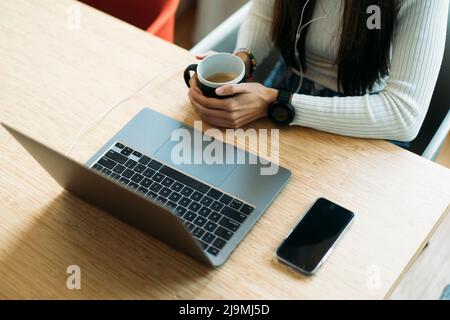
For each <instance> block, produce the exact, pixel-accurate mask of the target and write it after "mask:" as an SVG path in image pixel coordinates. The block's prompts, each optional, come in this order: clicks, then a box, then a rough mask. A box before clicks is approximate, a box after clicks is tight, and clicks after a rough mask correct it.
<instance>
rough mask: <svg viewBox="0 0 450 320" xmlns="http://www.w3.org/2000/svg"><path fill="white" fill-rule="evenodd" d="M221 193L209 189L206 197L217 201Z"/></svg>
mask: <svg viewBox="0 0 450 320" xmlns="http://www.w3.org/2000/svg"><path fill="white" fill-rule="evenodd" d="M222 194H223V193H222V192H220V191H219V190H216V189H211V190H209V191H208V196H210V197H211V198H213V199H216V200H219V199H220V197H221V196H222Z"/></svg>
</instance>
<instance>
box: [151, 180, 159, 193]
mask: <svg viewBox="0 0 450 320" xmlns="http://www.w3.org/2000/svg"><path fill="white" fill-rule="evenodd" d="M161 188H162V185H160V184H159V183H158V182H154V183H153V184H152V185H151V187H150V190H152V191H153V192H158V191H159V190H161Z"/></svg>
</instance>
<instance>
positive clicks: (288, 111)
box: [267, 89, 295, 126]
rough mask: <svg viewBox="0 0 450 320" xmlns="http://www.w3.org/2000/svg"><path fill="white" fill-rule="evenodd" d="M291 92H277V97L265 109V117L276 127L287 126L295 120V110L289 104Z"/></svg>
mask: <svg viewBox="0 0 450 320" xmlns="http://www.w3.org/2000/svg"><path fill="white" fill-rule="evenodd" d="M291 100H292V92H290V91H289V90H284V89H281V90H278V97H277V100H275V102H274V103H272V105H270V107H269V108H268V109H267V116H268V117H269V119H270V120H272V121H273V122H274V123H276V124H277V125H283V126H284V125H289V124H291V122H292V121H294V118H295V109H294V107H293V106H292V104H291Z"/></svg>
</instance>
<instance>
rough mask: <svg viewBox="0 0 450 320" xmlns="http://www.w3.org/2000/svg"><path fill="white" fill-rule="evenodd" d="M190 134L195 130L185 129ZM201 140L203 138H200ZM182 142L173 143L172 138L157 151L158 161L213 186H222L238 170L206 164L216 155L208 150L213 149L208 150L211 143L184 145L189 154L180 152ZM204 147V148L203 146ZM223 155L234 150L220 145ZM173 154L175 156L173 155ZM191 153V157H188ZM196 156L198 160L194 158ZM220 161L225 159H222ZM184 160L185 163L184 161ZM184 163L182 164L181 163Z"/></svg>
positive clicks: (229, 166) (227, 166)
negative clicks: (206, 161)
mask: <svg viewBox="0 0 450 320" xmlns="http://www.w3.org/2000/svg"><path fill="white" fill-rule="evenodd" d="M184 129H186V130H187V131H189V132H191V133H192V132H193V129H191V128H188V127H185V128H184ZM190 137H191V138H192V139H191V142H192V141H193V140H194V139H193V137H194V135H193V134H192V135H190ZM200 139H201V136H200ZM180 143H181V140H180V141H172V140H171V137H169V139H168V140H167V141H166V142H165V143H164V144H163V145H162V146H161V148H159V149H158V150H157V151H156V154H155V157H156V158H157V159H161V160H162V161H164V162H166V163H168V164H170V165H172V166H173V167H175V168H178V169H179V170H181V171H183V172H185V173H188V174H190V175H192V176H194V177H196V178H198V179H200V180H203V181H204V182H207V183H209V184H212V185H216V186H218V185H220V184H221V183H222V182H223V181H224V180H225V179H226V177H228V176H229V175H230V174H231V172H233V170H234V169H235V168H236V165H235V164H220V163H219V164H208V163H209V162H208V163H205V160H209V159H211V157H210V156H209V155H210V154H212V155H213V156H215V153H210V152H208V150H211V148H209V149H208V148H206V147H207V146H208V145H210V144H211V142H210V141H202V143H201V144H200V143H197V144H195V143H193V142H192V143H182V146H183V148H185V149H183V151H185V152H186V151H187V154H186V153H184V152H180V150H181V144H180ZM215 143H216V145H218V144H219V142H218V141H216V142H215ZM202 145H203V146H202ZM220 145H221V147H222V150H223V154H224V155H226V154H227V153H228V154H229V152H233V151H234V148H233V147H231V146H229V145H226V144H224V143H220ZM172 152H173V155H172ZM189 153H190V157H189V156H188V155H189ZM195 155H197V156H196V158H194V157H195ZM188 159H190V160H188ZM218 159H223V157H220V158H218ZM182 160H183V161H182ZM181 161H182V162H183V163H181V164H180V162H181Z"/></svg>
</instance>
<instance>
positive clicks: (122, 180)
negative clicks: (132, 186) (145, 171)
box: [119, 177, 130, 185]
mask: <svg viewBox="0 0 450 320" xmlns="http://www.w3.org/2000/svg"><path fill="white" fill-rule="evenodd" d="M119 182H121V183H122V184H124V185H128V184H129V183H130V180H128V179H127V178H124V177H122V178H120V179H119Z"/></svg>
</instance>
